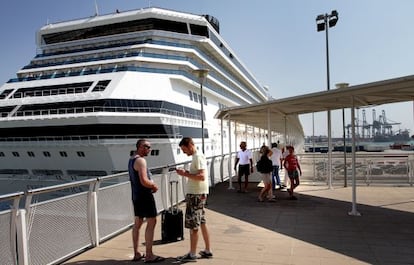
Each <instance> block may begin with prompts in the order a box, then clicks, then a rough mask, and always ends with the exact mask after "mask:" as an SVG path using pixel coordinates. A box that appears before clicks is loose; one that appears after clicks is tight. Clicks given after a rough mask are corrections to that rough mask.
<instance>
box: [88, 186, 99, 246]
mask: <svg viewBox="0 0 414 265" xmlns="http://www.w3.org/2000/svg"><path fill="white" fill-rule="evenodd" d="M99 183H100V182H99V181H98V180H97V181H96V182H93V183H91V184H89V185H90V186H89V194H88V205H89V207H88V213H87V215H88V224H89V231H90V236H91V241H92V245H93V246H95V247H97V246H99V243H100V242H99V219H98V190H99Z"/></svg>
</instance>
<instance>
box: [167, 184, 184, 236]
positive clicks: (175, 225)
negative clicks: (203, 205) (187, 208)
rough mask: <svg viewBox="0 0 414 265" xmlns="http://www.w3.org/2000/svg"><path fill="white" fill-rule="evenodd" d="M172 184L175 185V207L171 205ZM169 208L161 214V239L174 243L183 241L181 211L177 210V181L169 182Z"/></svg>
mask: <svg viewBox="0 0 414 265" xmlns="http://www.w3.org/2000/svg"><path fill="white" fill-rule="evenodd" d="M173 184H175V194H176V196H175V205H174V203H173V200H172V199H173ZM170 196H171V197H170V198H171V207H170V209H168V210H164V211H163V212H162V214H161V239H162V241H163V242H175V241H178V240H183V239H184V223H183V211H182V210H181V209H178V181H170Z"/></svg>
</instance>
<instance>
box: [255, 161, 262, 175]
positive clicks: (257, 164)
mask: <svg viewBox="0 0 414 265" xmlns="http://www.w3.org/2000/svg"><path fill="white" fill-rule="evenodd" d="M256 169H257V171H258V172H262V170H263V161H262V159H259V161H257V163H256Z"/></svg>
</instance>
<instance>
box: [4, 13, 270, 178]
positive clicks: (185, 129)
mask: <svg viewBox="0 0 414 265" xmlns="http://www.w3.org/2000/svg"><path fill="white" fill-rule="evenodd" d="M36 44H37V52H36V55H35V56H34V58H33V59H31V60H30V62H29V63H28V64H27V65H26V66H24V67H22V68H21V69H20V70H19V71H18V72H17V74H16V77H13V78H11V79H10V80H9V81H7V82H6V83H5V84H4V85H2V86H1V88H0V121H1V122H0V176H3V177H4V176H12V178H13V179H20V178H24V177H27V176H29V177H30V178H40V177H41V178H44V179H47V178H51V179H61V178H63V179H69V180H71V179H73V180H76V179H79V177H80V176H88V177H91V176H92V177H93V176H103V175H108V174H113V173H117V172H120V171H126V170H127V160H128V158H129V156H130V152H131V151H133V150H134V148H135V143H136V140H137V139H138V138H146V139H149V140H150V141H151V142H152V151H151V155H150V157H149V159H148V163H149V166H150V167H156V166H160V165H165V164H173V163H178V162H181V161H184V160H188V157H187V156H186V155H185V154H183V153H182V152H180V149H179V147H178V143H179V141H180V139H181V138H182V137H183V136H190V137H193V138H194V139H195V141H196V144H197V146H201V141H202V137H201V127H202V122H201V117H203V122H204V132H203V133H204V138H205V153H206V155H207V156H210V155H219V154H221V152H222V150H221V148H222V147H221V142H222V141H221V137H223V139H224V141H223V142H224V146H223V149H225V150H223V151H224V152H227V151H228V148H229V146H228V142H229V140H228V137H229V131H228V128H227V126H224V130H223V131H222V130H221V121H220V120H217V119H214V118H213V117H214V114H215V113H216V112H217V110H219V109H220V108H224V107H231V106H238V105H244V104H253V103H260V102H265V101H267V100H268V97H269V95H268V91H267V89H266V88H265V87H263V86H261V85H260V84H259V82H258V81H257V80H256V79H255V78H254V76H253V75H252V74H251V72H250V71H249V70H248V69H247V68H246V67H245V66H244V65H243V63H242V62H241V61H240V60H239V59H238V57H237V56H236V54H235V53H234V52H233V50H232V49H231V48H230V47H229V45H228V44H227V43H226V42H225V41H224V39H223V38H222V37H221V36H220V27H219V21H218V20H217V19H216V18H215V17H213V16H210V15H196V14H189V13H183V12H177V11H174V10H167V9H162V8H155V7H150V8H143V9H137V10H131V11H125V12H118V11H117V12H115V13H111V14H105V15H95V16H91V17H87V18H83V19H76V20H72V21H63V22H58V23H49V24H47V25H45V26H43V27H42V28H40V29H39V30H38V32H37V34H36ZM200 69H208V74H207V77H205V79H201V78H200V77H199V76H197V74H196V71H197V70H200ZM201 87H202V89H200V88H201ZM201 106H203V108H201ZM201 110H203V112H202V111H201ZM222 134H223V135H222ZM232 139H234V138H232ZM251 147H252V146H251Z"/></svg>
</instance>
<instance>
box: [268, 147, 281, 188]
mask: <svg viewBox="0 0 414 265" xmlns="http://www.w3.org/2000/svg"><path fill="white" fill-rule="evenodd" d="M271 150H272V156H271V157H270V159H271V160H272V165H273V173H272V189H273V190H275V189H276V185H277V186H279V187H278V188H279V189H280V188H282V184H281V183H280V176H279V169H280V161H281V160H282V151H280V149H279V148H277V143H272V149H271Z"/></svg>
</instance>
